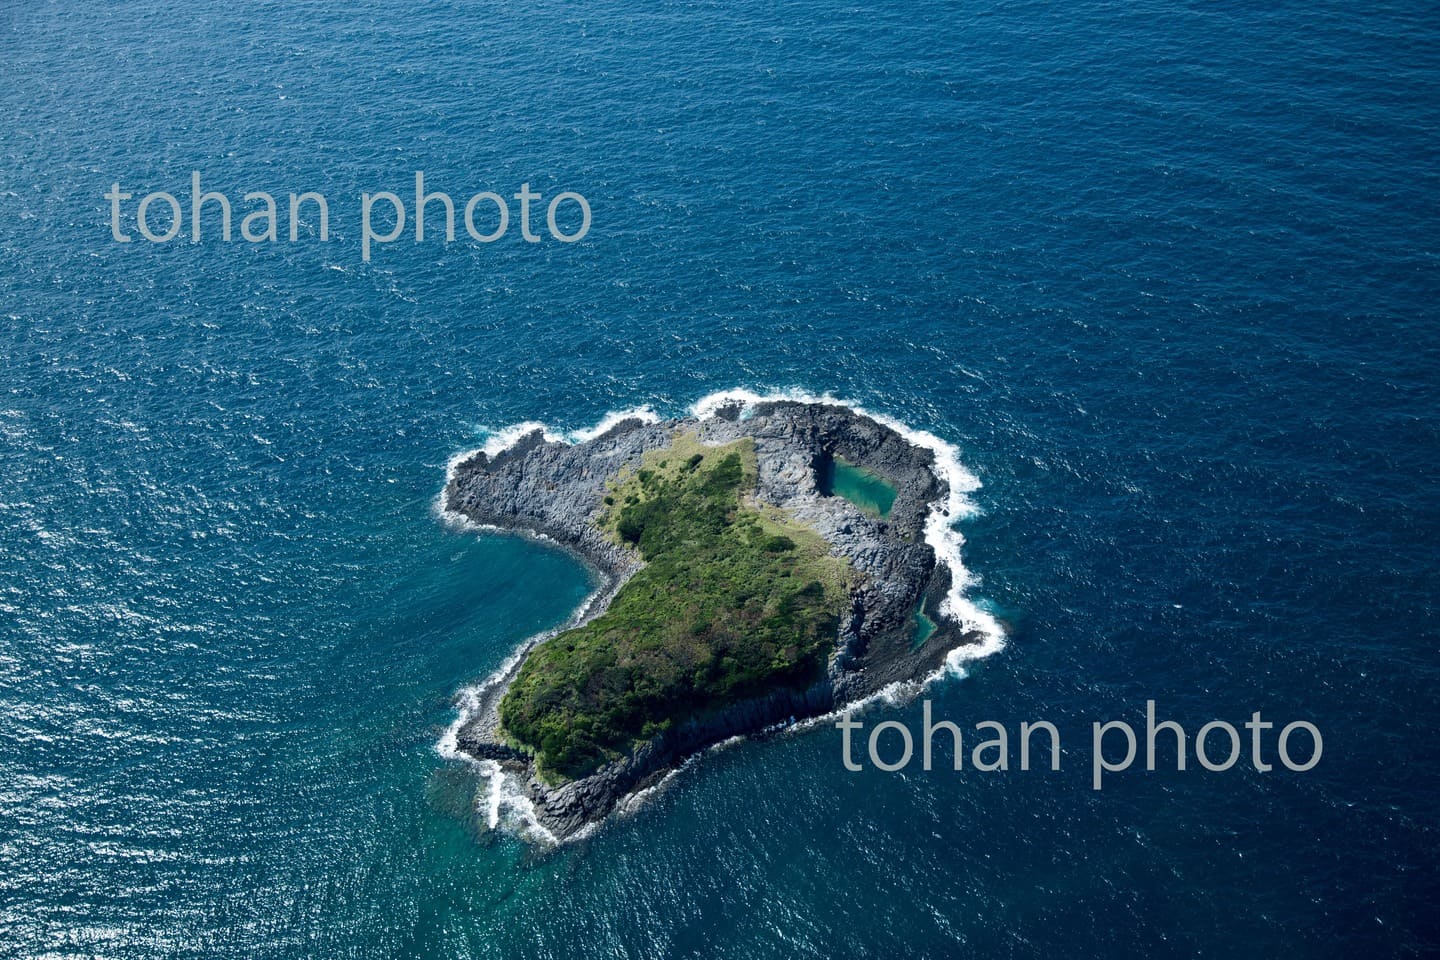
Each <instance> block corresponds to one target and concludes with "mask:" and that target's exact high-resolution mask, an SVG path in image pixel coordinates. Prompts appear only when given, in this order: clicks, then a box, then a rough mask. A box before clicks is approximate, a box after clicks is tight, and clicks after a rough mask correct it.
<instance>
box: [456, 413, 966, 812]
mask: <svg viewBox="0 0 1440 960" xmlns="http://www.w3.org/2000/svg"><path fill="white" fill-rule="evenodd" d="M742 414H743V415H742ZM677 432H682V433H692V432H693V433H695V434H697V435H698V436H699V438H700V439H701V441H702V442H704V443H706V444H714V445H719V444H725V443H730V442H732V441H734V440H737V439H740V438H742V437H750V438H752V439H753V441H754V443H755V451H756V458H757V463H758V467H759V479H758V483H757V488H756V490H755V492H754V497H755V498H756V500H758V501H760V502H763V503H768V504H771V505H773V506H776V507H779V508H781V509H782V510H785V511H786V512H787V513H789V514H790V515H791V516H792V517H794V518H795V519H797V520H799V521H800V522H802V523H804V524H806V525H808V526H810V527H812V528H813V529H815V530H816V531H818V532H819V533H820V535H821V536H822V537H824V538H825V540H826V541H828V542H829V543H830V544H831V547H832V553H834V554H835V555H837V556H841V557H844V558H845V559H847V560H848V561H849V562H850V563H851V565H852V566H853V567H854V568H855V570H856V571H858V573H859V574H860V576H859V577H857V578H856V579H857V582H856V584H855V586H854V587H853V588H852V590H851V594H850V608H849V610H848V612H847V615H846V616H844V617H842V620H841V624H840V629H839V637H838V638H837V643H836V648H835V651H834V653H833V654H832V655H831V657H830V659H829V662H828V666H827V669H826V672H825V674H824V676H823V677H821V678H820V679H819V680H818V681H817V682H815V683H814V684H813V685H812V686H810V687H809V688H808V689H804V690H796V689H780V690H775V691H773V692H771V693H769V694H767V695H765V696H763V697H757V698H751V699H747V700H744V701H739V702H736V703H732V704H729V705H727V706H726V707H724V708H722V709H719V710H715V711H711V712H710V713H707V714H706V715H704V716H702V717H699V718H696V719H694V720H691V721H690V722H688V723H685V724H682V725H680V726H678V727H676V728H674V729H672V730H670V731H668V732H667V733H665V734H663V735H661V736H660V737H659V738H657V739H656V740H653V741H650V742H648V743H645V744H643V745H641V746H639V747H637V748H636V749H634V750H633V751H632V752H631V753H630V754H629V755H627V756H625V757H622V758H620V759H618V760H615V761H612V762H611V763H608V764H606V765H605V766H603V767H601V768H600V769H599V770H597V771H596V772H595V773H593V774H591V775H590V776H587V777H583V778H581V779H577V780H572V781H568V782H565V783H562V784H558V785H553V784H548V783H545V782H543V781H542V780H541V779H540V778H538V777H537V776H536V774H535V770H534V766H533V763H532V761H531V759H530V757H529V756H528V755H527V754H525V753H523V752H521V751H519V750H517V749H515V748H514V747H512V746H510V745H509V744H507V743H506V742H505V740H504V738H503V737H502V736H501V735H500V730H499V725H500V724H499V705H500V701H501V699H502V698H503V697H504V695H505V692H506V690H507V689H508V687H509V683H510V681H511V679H513V676H514V674H515V672H516V671H518V670H519V667H520V664H521V663H522V662H523V660H524V655H525V654H527V653H528V652H529V649H530V647H527V648H526V649H525V650H523V651H521V652H520V655H518V656H516V657H514V658H512V659H511V660H510V661H509V665H508V667H507V668H506V669H503V670H502V671H501V673H499V674H497V675H495V676H493V677H491V678H490V679H489V680H488V681H487V682H486V683H485V684H484V685H483V686H482V687H481V688H480V690H479V691H478V693H477V695H476V702H475V703H474V704H473V705H472V708H471V709H470V711H469V712H468V714H467V716H466V718H465V719H464V722H463V723H462V724H461V726H460V728H459V730H458V731H457V735H456V745H457V749H458V750H459V751H460V752H461V753H463V754H465V755H467V756H469V757H471V758H473V759H476V760H487V761H492V762H494V763H496V764H498V765H499V767H500V768H501V769H502V770H503V771H504V772H505V773H506V774H507V776H509V777H510V778H512V780H513V782H514V783H515V784H516V785H517V786H518V789H519V791H520V793H521V794H522V795H523V796H524V797H526V798H527V799H528V801H529V803H530V805H532V806H533V810H534V816H535V819H536V821H537V822H538V824H539V825H540V826H542V827H543V828H544V829H545V830H547V831H548V832H549V833H550V834H552V835H553V836H554V837H555V838H556V839H559V840H564V839H566V838H569V837H572V836H575V835H576V834H578V833H580V832H582V831H584V830H587V829H589V828H590V827H591V825H593V824H598V823H599V822H601V821H603V820H604V819H605V817H606V816H607V815H608V814H610V813H611V812H612V811H613V810H614V809H615V808H616V806H617V805H619V804H620V803H621V802H622V801H623V800H624V799H625V798H627V797H629V796H631V795H633V794H634V793H636V792H638V791H640V790H643V789H645V788H647V787H649V786H652V785H654V784H656V783H658V782H659V781H660V780H661V779H663V778H664V777H665V776H666V775H667V774H668V773H669V772H671V771H672V770H674V769H675V768H676V767H677V766H678V765H679V764H681V763H683V762H684V761H685V760H686V759H687V758H688V757H690V756H692V755H694V754H696V753H698V752H699V751H702V750H704V749H706V748H707V747H709V746H712V745H714V744H716V743H719V742H721V741H724V740H727V739H729V738H731V737H734V736H745V735H752V734H756V733H759V732H761V731H763V730H765V729H767V728H771V727H773V726H775V725H776V724H781V723H786V722H789V721H791V720H795V719H804V718H808V717H815V716H819V715H822V714H825V713H828V712H830V711H833V710H835V709H837V708H839V707H843V706H844V705H845V704H848V703H854V702H856V701H859V700H862V699H864V698H866V697H868V696H871V695H873V694H875V693H878V692H879V691H881V690H882V689H884V688H886V687H887V686H890V685H891V684H894V683H897V682H901V681H913V680H920V679H922V678H924V677H926V676H928V675H930V674H932V673H934V672H935V671H936V670H937V669H939V667H940V665H941V664H942V663H943V661H944V659H945V656H946V654H947V653H948V652H949V651H951V650H952V649H954V648H955V647H957V646H960V645H962V644H966V643H971V642H976V641H978V640H979V639H980V638H979V636H978V634H966V633H964V632H963V631H962V629H961V628H960V627H959V626H957V625H956V624H954V623H952V622H951V621H950V620H949V619H948V618H943V617H939V616H935V617H933V618H934V619H935V621H936V624H937V629H936V630H935V631H934V632H933V633H932V634H931V635H930V636H929V637H927V638H926V639H925V640H924V642H923V643H920V644H918V645H916V644H915V643H914V642H913V638H914V636H915V612H916V610H917V609H920V608H921V605H922V604H923V605H924V609H926V610H928V611H936V610H939V609H941V603H942V600H943V598H944V597H945V596H946V593H947V592H948V590H949V588H950V572H949V569H948V568H947V567H946V566H945V565H944V564H943V563H937V562H936V557H935V552H934V550H933V549H932V548H931V547H930V545H929V544H927V543H926V542H925V538H924V534H925V525H926V521H927V519H928V518H929V516H930V513H931V510H932V509H933V505H934V504H936V503H937V502H943V500H944V498H945V496H946V494H947V493H948V489H947V487H946V484H945V481H944V480H943V479H942V478H941V477H939V476H938V475H937V471H936V470H935V469H934V455H933V454H932V452H931V451H930V450H927V449H925V448H923V447H919V446H915V445H913V444H911V443H910V442H908V441H907V440H906V439H905V438H904V437H902V436H901V435H900V434H899V433H897V432H896V431H895V430H893V429H891V428H890V427H887V426H885V425H884V424H881V423H878V422H877V421H875V420H873V419H871V418H869V417H867V416H864V415H863V414H860V413H857V412H855V411H853V410H851V409H849V408H847V407H842V406H837V405H831V404H823V403H801V402H795V401H768V402H762V403H757V404H753V405H750V406H748V407H743V408H742V406H741V405H740V404H738V403H737V404H734V405H731V406H722V407H721V408H719V409H718V410H717V411H716V412H715V414H714V415H713V416H709V417H705V418H703V419H697V418H693V417H691V418H683V419H676V420H667V421H662V422H658V423H647V422H644V421H642V420H640V419H629V420H623V421H621V422H619V423H616V424H615V425H614V426H612V427H611V428H610V429H609V430H607V431H606V432H604V433H603V434H601V435H599V436H597V437H594V438H593V439H590V440H587V441H585V442H583V443H576V444H568V443H563V442H558V441H547V440H546V439H545V437H544V435H543V434H542V432H541V431H539V430H538V429H537V430H536V431H535V432H533V433H531V434H529V435H527V436H525V437H523V438H521V439H520V440H519V441H518V442H516V443H515V444H513V445H512V446H510V447H509V448H507V449H505V450H503V451H501V452H499V453H497V454H495V455H494V456H490V455H487V454H486V453H484V452H478V453H476V454H473V455H472V456H470V457H469V458H467V459H465V460H463V461H461V462H460V463H459V464H457V465H456V466H455V467H454V468H453V470H452V473H451V477H450V480H449V482H448V483H447V485H446V487H445V491H444V494H443V505H444V508H445V509H446V510H447V511H448V512H451V513H454V514H458V515H460V516H463V517H465V518H466V519H467V520H469V521H471V522H473V523H476V524H482V525H489V526H494V527H499V528H502V529H507V530H516V531H522V532H529V533H532V534H540V535H543V536H545V537H547V538H549V539H551V540H554V541H555V542H556V543H558V544H560V545H561V546H564V547H567V548H569V549H571V550H573V551H575V552H576V553H577V554H578V555H579V556H580V557H581V558H583V559H584V560H585V562H586V563H587V564H589V565H590V566H591V567H592V568H593V569H595V570H596V571H597V573H598V574H599V576H600V578H601V583H602V586H601V588H600V591H599V594H598V595H597V596H596V597H595V598H594V600H593V601H592V602H591V604H590V606H589V607H588V609H587V610H586V611H585V613H584V615H583V617H582V618H581V620H580V621H577V622H583V620H585V619H589V618H591V617H595V616H598V615H600V614H601V613H603V612H604V611H605V609H606V607H607V606H608V604H609V601H610V599H611V598H612V597H613V596H614V595H615V593H616V592H617V591H618V590H619V589H620V587H621V586H623V584H624V583H625V581H626V579H627V578H628V577H629V576H630V575H631V574H632V573H634V572H635V571H636V570H637V569H639V568H640V565H641V561H640V559H639V557H638V556H637V555H636V554H635V553H634V552H633V551H631V550H630V549H628V548H625V547H622V546H620V545H619V544H617V543H616V542H614V541H613V540H612V539H610V538H609V537H608V536H607V535H606V534H605V533H604V532H603V531H602V530H601V529H600V527H599V525H598V524H597V523H596V518H597V517H598V515H599V514H600V512H601V510H602V509H603V500H604V497H605V495H606V482H607V481H608V480H609V479H611V478H612V477H614V476H615V475H616V474H617V473H618V472H619V471H621V470H622V469H624V468H625V467H627V466H628V467H634V466H636V465H637V464H638V463H639V462H640V458H641V456H642V455H643V454H645V453H646V452H647V451H650V450H657V449H661V448H665V447H668V446H669V445H670V443H671V440H672V437H673V436H675V434H676V433H677ZM837 457H838V458H843V459H844V460H845V461H847V462H849V463H851V464H854V465H856V466H859V467H863V468H865V469H867V470H869V471H872V472H873V473H875V474H878V475H879V476H880V477H882V478H884V479H885V480H886V481H887V482H888V483H890V484H891V485H893V486H894V488H895V490H896V496H895V501H894V504H893V506H892V507H891V508H890V512H889V514H888V516H887V517H885V518H884V519H881V518H879V517H876V516H874V515H871V514H867V513H865V512H863V511H862V510H861V509H860V508H858V507H856V506H855V505H854V504H852V503H850V502H849V501H848V500H845V499H844V498H842V497H839V496H827V495H825V494H824V492H823V491H822V490H821V488H820V486H819V483H820V477H821V476H822V473H823V471H824V469H825V467H826V465H827V463H828V462H829V460H830V459H831V458H837ZM574 625H575V624H571V626H574ZM537 642H543V640H542V639H541V638H536V639H535V640H532V641H531V645H532V647H533V644H534V643H537Z"/></svg>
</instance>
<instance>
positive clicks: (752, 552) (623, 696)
mask: <svg viewBox="0 0 1440 960" xmlns="http://www.w3.org/2000/svg"><path fill="white" fill-rule="evenodd" d="M935 467H936V465H935V455H934V452H933V451H932V450H930V449H927V448H925V447H923V446H918V445H915V444H912V443H911V442H909V441H908V440H906V439H905V437H903V436H902V435H901V434H900V433H899V432H897V431H896V430H895V429H892V428H891V427H889V426H886V425H885V424H882V423H880V422H878V421H877V420H875V419H872V418H871V417H869V416H866V415H864V414H862V413H859V412H857V411H854V410H852V409H850V408H848V407H844V406H839V405H833V404H827V403H804V402H793V401H767V402H760V403H754V404H741V403H733V404H729V405H723V406H720V407H718V408H717V409H715V410H714V411H713V412H712V413H710V414H707V415H706V416H703V417H688V418H682V419H675V420H668V421H660V422H651V421H648V420H646V419H641V418H635V419H625V420H621V421H620V422H618V423H615V424H614V425H612V426H611V427H610V428H609V429H607V430H605V431H604V432H603V433H601V434H599V435H598V436H594V437H591V438H589V439H587V440H585V441H583V442H577V443H566V442H563V441H557V440H551V439H547V438H546V436H545V434H544V433H543V432H542V431H541V430H539V429H537V430H535V431H534V432H532V433H529V434H527V435H525V436H523V437H522V438H520V439H519V440H518V441H517V442H515V443H513V444H512V445H510V446H509V447H508V448H506V449H503V450H500V451H498V452H494V453H491V454H487V453H485V452H477V453H475V454H473V455H470V456H468V457H467V458H465V459H463V460H461V461H460V462H459V463H457V464H455V465H454V466H453V468H452V471H451V475H450V478H449V481H448V482H447V484H446V487H445V490H444V493H443V494H442V500H443V506H444V508H445V510H446V511H448V512H450V513H451V514H455V515H459V516H461V517H464V518H465V519H467V520H468V521H470V522H472V523H475V524H479V525H484V526H493V527H498V528H501V529H506V530H514V531H520V532H527V533H531V534H538V535H541V536H544V537H547V538H549V539H551V540H553V541H555V542H557V543H559V544H561V545H562V546H564V547H567V548H569V549H571V550H573V551H575V552H576V553H578V554H579V555H580V557H582V558H583V559H584V561H585V562H586V563H587V564H588V565H589V566H590V567H592V568H593V569H594V570H595V571H596V573H597V575H598V577H599V578H600V580H601V583H602V587H601V589H600V592H599V594H598V595H597V597H596V598H595V600H594V601H593V602H592V603H591V604H590V605H589V606H588V608H587V609H586V610H585V612H584V613H583V615H581V616H579V617H577V619H576V620H575V621H574V622H572V624H570V625H569V626H568V627H567V628H565V629H563V630H561V631H558V632H556V633H554V634H552V635H549V636H544V637H539V638H534V639H532V641H530V643H529V645H528V646H527V647H526V648H525V649H522V650H521V651H519V652H518V653H517V655H516V656H514V657H512V658H511V659H510V660H509V661H508V662H507V664H506V666H505V667H503V668H502V669H501V671H500V672H499V673H498V674H496V675H495V676H493V677H491V678H490V680H489V681H487V682H486V683H485V684H483V685H481V686H480V687H479V688H477V689H476V691H474V698H473V702H472V703H471V705H470V709H469V710H467V711H466V713H465V715H464V716H463V717H462V719H461V721H460V722H459V724H458V726H457V728H456V731H455V738H454V739H455V749H456V750H457V751H458V752H459V753H461V754H463V755H466V756H468V757H470V758H472V759H474V760H477V761H481V762H483V763H485V764H486V765H488V767H489V769H491V770H492V771H495V772H497V773H498V774H500V775H501V776H502V777H503V778H504V779H506V780H507V781H508V782H510V783H513V784H515V785H517V787H516V789H518V791H519V796H520V797H521V798H522V799H523V800H524V802H525V803H526V806H527V807H528V808H529V809H530V810H531V811H532V812H533V820H534V821H535V822H536V824H538V825H539V826H540V827H541V828H543V830H544V831H545V832H547V833H549V834H550V835H552V836H553V837H555V838H556V839H562V840H563V839H565V838H568V837H572V836H575V835H577V834H579V833H581V832H583V831H586V830H587V829H590V828H591V826H592V825H594V824H597V823H599V822H601V821H602V820H603V819H604V818H605V817H606V816H607V815H608V814H609V813H610V812H611V811H612V810H614V809H615V808H616V806H617V804H620V803H621V802H622V801H623V800H625V798H627V797H629V796H631V795H634V794H636V793H637V792H639V791H642V790H644V789H646V788H647V787H649V786H652V785H654V784H655V783H657V782H659V781H660V780H661V779H663V778H664V777H665V776H666V775H667V774H668V773H669V772H670V771H672V770H674V769H675V768H676V767H677V766H678V765H679V764H680V763H682V762H683V761H684V760H685V759H686V758H688V757H690V756H692V755H694V754H696V753H698V752H699V751H702V750H704V749H706V748H707V747H710V746H712V745H714V744H716V743H719V742H721V741H724V740H727V739H729V738H732V737H735V736H743V735H754V734H759V733H762V732H765V731H767V730H771V729H774V728H775V726H776V725H779V724H787V723H790V722H793V721H795V720H797V719H803V718H809V717H815V716H819V715H822V714H825V713H828V712H830V711H833V710H835V709H837V708H839V707H843V706H844V705H846V704H850V703H854V702H856V701H859V700H862V699H864V698H866V697H869V696H872V695H874V694H876V693H877V692H879V691H881V690H883V689H885V688H886V687H888V686H890V685H892V684H895V683H897V682H900V681H911V680H919V679H921V678H923V677H925V676H928V675H930V674H932V673H934V672H935V671H936V670H937V669H938V668H940V667H941V665H942V664H943V663H944V661H945V658H946V655H947V653H949V652H950V651H952V650H954V649H955V648H957V647H958V646H961V645H964V644H967V643H973V642H978V641H980V640H981V639H982V637H981V636H980V635H979V633H978V632H970V633H967V632H966V631H965V630H964V629H963V628H962V627H960V626H959V625H958V624H957V623H955V622H954V621H953V619H952V618H951V617H950V616H946V615H944V611H945V600H946V597H947V595H948V594H949V592H950V591H951V587H952V584H951V576H952V574H951V571H950V569H949V567H948V566H947V565H946V564H945V563H944V562H937V557H936V552H935V549H934V547H933V546H932V544H931V543H930V542H927V524H928V523H929V522H930V521H931V520H932V519H933V515H934V512H935V511H936V510H943V504H945V503H946V502H947V501H946V498H947V495H948V493H949V490H948V488H947V484H946V480H945V479H944V478H943V476H942V474H941V472H940V471H937V470H936V468H935ZM495 789H498V785H497V786H496V787H495Z"/></svg>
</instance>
